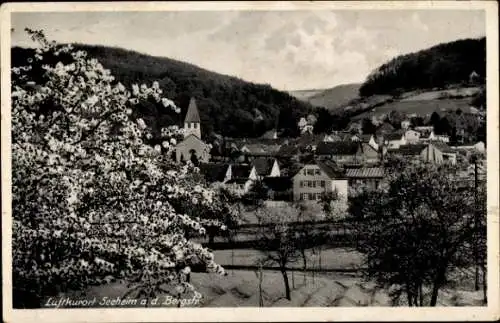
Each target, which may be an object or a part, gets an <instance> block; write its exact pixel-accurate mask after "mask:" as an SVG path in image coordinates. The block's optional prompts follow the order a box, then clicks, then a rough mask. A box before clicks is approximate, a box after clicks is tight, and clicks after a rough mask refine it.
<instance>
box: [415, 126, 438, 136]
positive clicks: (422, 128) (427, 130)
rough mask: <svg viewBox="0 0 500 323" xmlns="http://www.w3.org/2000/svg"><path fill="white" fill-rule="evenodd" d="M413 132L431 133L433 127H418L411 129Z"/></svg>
mask: <svg viewBox="0 0 500 323" xmlns="http://www.w3.org/2000/svg"><path fill="white" fill-rule="evenodd" d="M413 129H414V130H415V131H418V132H420V133H421V134H422V133H426V132H427V133H431V131H433V130H434V126H418V127H415V128H413Z"/></svg>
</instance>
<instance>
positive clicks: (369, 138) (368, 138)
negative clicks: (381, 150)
mask: <svg viewBox="0 0 500 323" xmlns="http://www.w3.org/2000/svg"><path fill="white" fill-rule="evenodd" d="M360 137H361V142H364V143H367V144H368V145H370V146H371V147H372V148H373V149H375V150H378V147H379V144H378V143H377V139H376V138H375V135H369V134H366V135H360Z"/></svg>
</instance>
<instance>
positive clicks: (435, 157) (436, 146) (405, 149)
mask: <svg viewBox="0 0 500 323" xmlns="http://www.w3.org/2000/svg"><path fill="white" fill-rule="evenodd" d="M389 152H390V153H394V154H398V155H400V156H403V157H409V158H414V159H415V158H418V159H420V160H423V161H426V162H432V163H442V162H445V161H449V162H451V163H452V164H453V165H454V164H456V163H457V153H456V152H455V151H454V150H453V149H451V147H449V146H448V145H447V144H445V143H443V142H440V141H433V142H429V143H427V144H410V145H402V146H400V147H399V148H398V149H394V150H389Z"/></svg>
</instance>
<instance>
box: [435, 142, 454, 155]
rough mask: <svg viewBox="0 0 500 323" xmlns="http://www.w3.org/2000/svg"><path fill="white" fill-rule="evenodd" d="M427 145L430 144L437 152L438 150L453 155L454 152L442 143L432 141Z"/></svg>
mask: <svg viewBox="0 0 500 323" xmlns="http://www.w3.org/2000/svg"><path fill="white" fill-rule="evenodd" d="M429 143H430V144H432V145H433V146H434V147H436V148H437V149H438V150H440V151H441V152H443V153H455V151H454V150H453V149H452V148H451V147H450V146H448V145H447V144H445V143H444V142H442V141H439V140H433V141H431V142H429Z"/></svg>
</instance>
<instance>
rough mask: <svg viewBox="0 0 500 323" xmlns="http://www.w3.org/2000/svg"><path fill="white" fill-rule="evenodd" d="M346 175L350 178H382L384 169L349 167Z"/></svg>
mask: <svg viewBox="0 0 500 323" xmlns="http://www.w3.org/2000/svg"><path fill="white" fill-rule="evenodd" d="M345 176H346V177H348V178H382V177H384V169H383V168H381V167H362V168H348V169H346V174H345Z"/></svg>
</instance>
